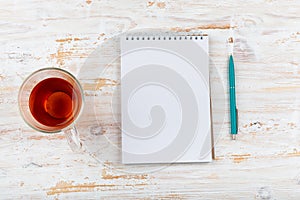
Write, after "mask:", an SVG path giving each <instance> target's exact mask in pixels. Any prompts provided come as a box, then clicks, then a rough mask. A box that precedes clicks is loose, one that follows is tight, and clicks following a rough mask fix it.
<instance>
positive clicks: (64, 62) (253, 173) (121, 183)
mask: <svg viewBox="0 0 300 200" xmlns="http://www.w3.org/2000/svg"><path fill="white" fill-rule="evenodd" d="M0 10H1V12H0V44H1V48H0V63H1V66H0V88H1V89H0V110H1V119H0V131H1V135H0V155H1V156H0V198H2V199H16V198H23V199H29V198H33V199H37V198H48V199H54V198H58V199H66V198H70V199H71V198H73V199H75V198H81V199H82V198H84V199H88V198H99V197H102V199H111V198H115V199H119V198H122V199H144V198H146V199H147V198H150V199H151V198H153V199H159V198H160V199H220V198H222V199H298V197H299V196H300V192H299V191H300V190H299V187H300V186H299V181H300V164H299V161H300V147H299V145H300V137H299V130H300V126H299V125H300V124H299V112H300V111H299V109H300V102H299V99H300V96H299V92H300V79H299V78H300V68H299V64H300V58H299V52H300V48H299V41H300V33H299V31H300V30H299V29H300V28H299V27H300V26H299V25H300V21H299V10H300V3H299V1H296V0H291V1H276V0H274V1H272V0H265V1H263V0H255V1H250V2H246V1H237V0H228V1H196V0H193V1H183V0H180V1H175V0H174V1H171V0H166V1H149V2H148V1H137V0H132V1H121V2H120V1H107V0H101V1H96V0H92V1H83V0H76V1H70V0H68V1H67V0H66V1H61V2H55V1H42V2H41V1H34V0H32V1H1V2H0ZM230 24H231V25H232V26H233V27H234V28H233V34H234V37H235V49H234V54H235V59H236V76H237V100H238V107H239V111H240V112H239V117H240V120H239V127H240V134H239V136H238V140H237V141H231V140H230V139H229V136H228V130H229V123H228V116H227V115H226V116H225V120H224V122H223V120H222V108H223V107H222V102H223V101H222V96H221V95H220V94H219V93H217V92H216V90H212V97H213V105H214V110H213V114H214V116H215V118H214V119H215V121H214V126H215V127H216V128H215V129H218V127H219V128H220V127H221V129H220V130H219V129H218V130H219V131H218V132H217V133H216V135H217V136H216V155H217V160H216V161H214V162H213V163H210V164H176V165H171V166H168V167H167V168H164V169H162V170H159V171H156V172H153V173H146V174H142V175H134V174H127V173H125V172H123V171H122V170H131V171H134V170H137V171H138V170H141V169H142V168H143V166H140V167H139V166H132V167H127V166H123V165H119V164H117V163H116V162H112V163H110V162H106V163H105V164H99V163H97V162H96V161H95V160H94V159H93V158H91V157H89V156H87V155H85V154H76V153H73V152H71V150H70V149H69V147H68V146H67V144H66V141H65V140H64V138H63V136H62V134H58V135H49V136H47V135H43V134H41V133H38V132H35V131H33V130H31V129H30V128H29V127H27V126H26V125H25V123H24V122H23V121H22V119H21V117H20V115H19V113H18V108H17V91H18V88H19V86H20V84H21V83H22V81H23V80H24V78H25V77H27V76H28V75H29V74H30V73H31V72H33V71H35V70H37V69H39V68H42V67H46V66H58V67H62V68H64V69H67V70H69V71H70V72H72V73H74V74H79V75H80V74H81V73H82V72H81V71H80V70H81V67H82V66H84V64H85V62H86V59H87V58H90V59H91V58H93V55H90V54H91V53H92V52H94V51H95V50H97V49H98V48H99V47H101V44H104V41H105V39H107V38H110V37H113V36H115V35H118V34H119V33H122V32H126V31H128V30H131V29H141V28H159V29H165V30H177V31H184V30H189V29H190V28H191V29H192V30H201V29H205V30H204V31H205V32H207V33H208V34H209V35H210V53H211V61H212V62H213V63H214V67H212V68H211V80H212V88H218V87H220V85H221V86H222V85H224V86H226V87H227V66H226V63H227V47H226V40H227V39H228V37H230V36H231V35H230V34H231V31H230V30H229V29H228V25H230ZM106 53H107V54H105V55H110V54H113V53H115V52H112V51H107V52H106ZM105 55H104V56H105ZM95 59H96V58H95ZM117 73H118V72H117V71H116V68H112V69H111V71H109V72H107V74H108V78H110V80H108V81H104V84H103V85H102V86H101V89H102V91H100V94H101V95H103V102H106V103H107V102H109V99H110V95H111V94H112V88H113V87H114V84H112V83H113V82H109V81H113V80H111V79H114V78H113V77H116V74H117ZM83 79H84V80H83V82H84V83H85V84H84V87H85V89H86V92H85V93H86V95H87V102H93V101H94V100H93V99H92V96H88V95H94V94H95V91H94V88H95V87H96V85H97V81H98V84H99V80H88V78H86V77H84V78H83ZM100 83H101V81H100ZM220 83H222V84H220ZM225 91H226V96H225V97H226V100H227V88H225ZM227 102H228V101H225V103H226V104H225V110H226V112H227V111H228V105H227ZM96 103H98V104H97V105H96V106H98V107H97V108H98V109H99V110H100V111H101V113H100V112H99V114H98V115H99V116H101V117H102V118H101V119H103V124H102V125H103V129H104V130H111V132H110V134H107V135H108V137H110V138H111V140H112V141H114V142H115V143H116V144H118V141H119V136H120V134H119V132H118V129H117V124H112V126H111V125H110V124H111V123H112V122H113V121H112V120H111V119H112V118H111V111H110V110H109V109H108V108H107V106H105V104H100V103H101V101H99V102H96ZM223 103H224V102H223ZM84 116H85V119H86V120H84V119H83V122H82V123H83V124H85V125H86V126H88V127H89V129H88V130H92V131H97V130H96V129H97V122H96V121H88V119H91V118H93V117H95V116H92V114H89V113H87V114H86V115H84ZM220 116H221V117H220ZM83 127H84V126H83ZM88 145H92V144H91V143H89V144H88ZM102 152H104V153H103V157H104V158H105V156H106V158H108V159H109V160H117V159H118V158H117V157H118V154H117V153H116V152H113V151H111V149H108V148H106V146H105V145H103V148H102ZM104 160H105V159H104ZM148 167H149V166H148ZM139 168H140V169H139Z"/></svg>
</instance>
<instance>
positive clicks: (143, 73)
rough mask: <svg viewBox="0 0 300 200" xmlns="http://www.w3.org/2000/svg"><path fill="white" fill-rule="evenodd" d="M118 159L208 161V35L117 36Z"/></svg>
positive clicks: (137, 160) (209, 147)
mask: <svg viewBox="0 0 300 200" xmlns="http://www.w3.org/2000/svg"><path fill="white" fill-rule="evenodd" d="M120 40H121V41H120V42H121V111H122V126H121V129H122V162H123V163H124V164H138V163H177V162H182V163H189V162H210V161H212V149H213V147H212V134H211V120H210V119H211V112H210V89H209V56H208V36H207V35H206V36H204V35H198V36H180V35H177V36H163V35H162V36H157V35H156V36H136V35H135V36H130V35H127V36H123V37H121V39H120Z"/></svg>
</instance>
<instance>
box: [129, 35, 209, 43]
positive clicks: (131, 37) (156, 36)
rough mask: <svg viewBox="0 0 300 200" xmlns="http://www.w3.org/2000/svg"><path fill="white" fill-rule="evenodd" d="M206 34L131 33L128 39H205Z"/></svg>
mask: <svg viewBox="0 0 300 200" xmlns="http://www.w3.org/2000/svg"><path fill="white" fill-rule="evenodd" d="M203 36H204V35H202V34H201V35H175V36H174V35H139V36H136V35H131V36H126V40H146V41H148V40H149V41H150V40H151V41H154V40H158V41H160V40H203Z"/></svg>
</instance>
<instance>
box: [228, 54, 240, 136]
mask: <svg viewBox="0 0 300 200" xmlns="http://www.w3.org/2000/svg"><path fill="white" fill-rule="evenodd" d="M229 94H230V125H231V132H230V133H231V136H232V139H233V140H235V139H236V135H237V132H238V124H237V121H238V116H237V108H236V95H235V72H234V61H233V56H232V54H231V55H230V56H229Z"/></svg>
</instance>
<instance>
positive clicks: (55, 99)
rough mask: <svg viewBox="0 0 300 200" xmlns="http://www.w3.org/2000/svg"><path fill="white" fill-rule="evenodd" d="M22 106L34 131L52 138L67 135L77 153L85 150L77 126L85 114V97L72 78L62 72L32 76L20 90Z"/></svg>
mask: <svg viewBox="0 0 300 200" xmlns="http://www.w3.org/2000/svg"><path fill="white" fill-rule="evenodd" d="M18 103H19V109H20V113H21V115H22V117H23V119H24V121H25V122H26V123H27V124H28V125H29V126H30V127H32V128H33V129H35V130H37V131H40V132H44V133H49V134H52V133H57V132H60V131H63V132H64V133H65V134H66V138H67V141H68V143H69V145H70V147H71V149H72V150H73V151H79V150H80V149H81V148H82V143H81V141H80V139H79V134H78V132H77V130H76V127H75V122H76V120H77V119H78V118H79V116H80V113H81V112H82V110H83V105H84V95H83V90H82V87H81V85H80V83H79V82H78V80H77V79H76V78H75V77H74V76H73V75H72V74H70V73H69V72H67V71H65V70H62V69H59V68H44V69H40V70H38V71H36V72H34V73H32V74H31V75H30V76H29V77H28V78H27V79H26V80H25V81H24V82H23V84H22V86H21V88H20V91H19V96H18Z"/></svg>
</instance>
